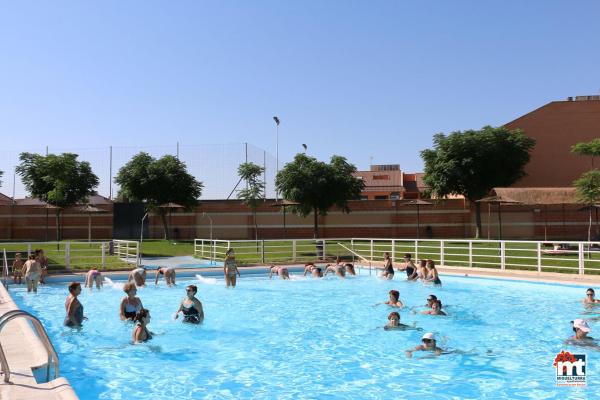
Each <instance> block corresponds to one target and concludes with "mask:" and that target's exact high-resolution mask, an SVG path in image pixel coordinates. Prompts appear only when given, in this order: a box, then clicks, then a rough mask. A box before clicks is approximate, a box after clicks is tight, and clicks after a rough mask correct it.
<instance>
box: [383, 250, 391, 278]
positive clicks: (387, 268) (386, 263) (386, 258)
mask: <svg viewBox="0 0 600 400" xmlns="http://www.w3.org/2000/svg"><path fill="white" fill-rule="evenodd" d="M381 277H382V278H386V279H394V267H393V266H392V260H391V258H390V253H388V252H387V251H386V252H385V253H383V272H382V273H381Z"/></svg>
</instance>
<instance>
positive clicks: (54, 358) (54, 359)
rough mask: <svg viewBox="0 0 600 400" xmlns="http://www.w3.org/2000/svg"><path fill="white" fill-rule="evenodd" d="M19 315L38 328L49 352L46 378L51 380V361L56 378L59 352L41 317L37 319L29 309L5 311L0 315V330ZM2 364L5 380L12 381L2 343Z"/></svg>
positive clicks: (39, 335) (0, 352) (0, 346)
mask: <svg viewBox="0 0 600 400" xmlns="http://www.w3.org/2000/svg"><path fill="white" fill-rule="evenodd" d="M19 317H23V318H26V319H28V320H29V321H31V323H32V324H33V326H34V328H35V330H36V333H37V335H38V337H39V338H40V340H41V341H42V344H43V345H44V347H45V348H46V351H47V352H48V363H47V366H46V380H47V381H50V364H51V363H53V364H54V379H56V378H58V371H59V368H58V354H56V350H55V349H54V345H52V342H51V341H50V338H49V337H48V334H47V333H46V329H44V326H43V325H42V323H41V322H40V320H39V319H37V318H36V317H35V316H33V315H32V314H30V313H28V312H27V311H23V310H11V311H8V312H6V313H4V314H3V315H2V316H0V332H2V328H4V326H6V324H7V323H9V322H10V321H12V320H13V319H16V318H19ZM0 364H1V365H2V372H4V382H6V383H8V382H10V367H9V365H8V361H7V360H6V355H5V354H4V349H3V348H2V345H1V344H0Z"/></svg>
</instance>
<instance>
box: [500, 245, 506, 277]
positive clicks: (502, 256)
mask: <svg viewBox="0 0 600 400" xmlns="http://www.w3.org/2000/svg"><path fill="white" fill-rule="evenodd" d="M500 269H501V270H503V271H504V270H505V269H506V242H505V241H504V240H503V241H501V242H500Z"/></svg>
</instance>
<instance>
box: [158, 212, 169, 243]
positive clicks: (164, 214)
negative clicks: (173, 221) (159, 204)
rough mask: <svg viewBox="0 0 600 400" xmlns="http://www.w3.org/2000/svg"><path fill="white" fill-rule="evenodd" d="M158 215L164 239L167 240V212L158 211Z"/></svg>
mask: <svg viewBox="0 0 600 400" xmlns="http://www.w3.org/2000/svg"><path fill="white" fill-rule="evenodd" d="M160 217H161V219H162V223H163V230H164V232H165V235H164V240H169V224H168V223H167V213H166V212H164V211H160Z"/></svg>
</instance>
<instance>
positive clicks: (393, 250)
mask: <svg viewBox="0 0 600 400" xmlns="http://www.w3.org/2000/svg"><path fill="white" fill-rule="evenodd" d="M395 262H396V241H395V240H394V239H392V263H395Z"/></svg>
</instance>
